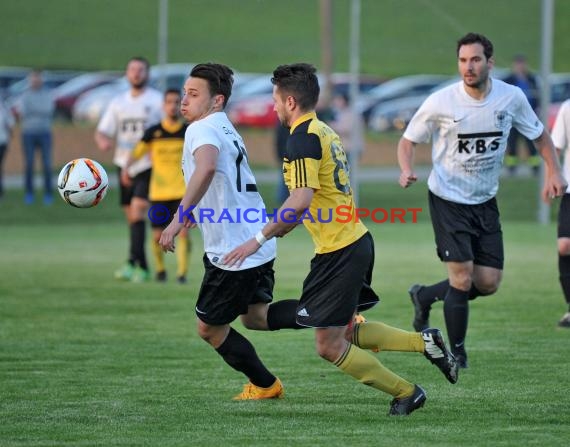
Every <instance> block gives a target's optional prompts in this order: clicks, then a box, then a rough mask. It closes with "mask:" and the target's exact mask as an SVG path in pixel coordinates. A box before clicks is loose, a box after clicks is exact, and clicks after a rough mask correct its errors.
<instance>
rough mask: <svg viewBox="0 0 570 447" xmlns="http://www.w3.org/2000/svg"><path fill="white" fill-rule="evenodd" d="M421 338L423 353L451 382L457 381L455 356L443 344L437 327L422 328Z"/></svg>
mask: <svg viewBox="0 0 570 447" xmlns="http://www.w3.org/2000/svg"><path fill="white" fill-rule="evenodd" d="M421 334H422V338H423V339H424V343H425V345H426V347H425V350H424V355H425V357H426V359H428V360H429V361H430V362H432V363H433V364H434V365H435V366H437V367H438V368H439V370H440V371H441V372H442V373H443V375H444V376H445V377H446V378H447V380H449V381H450V382H451V383H457V379H458V378H459V371H458V365H457V361H456V359H455V357H454V356H453V354H452V353H451V352H449V350H448V349H447V348H446V346H445V341H444V340H443V335H441V331H440V330H439V329H424V330H423V331H422V332H421Z"/></svg>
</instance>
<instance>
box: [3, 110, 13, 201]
mask: <svg viewBox="0 0 570 447" xmlns="http://www.w3.org/2000/svg"><path fill="white" fill-rule="evenodd" d="M13 128H14V116H13V115H12V112H10V111H9V110H8V109H7V108H6V107H5V106H4V104H3V103H2V101H0V199H1V198H2V196H3V195H4V182H3V178H2V172H3V166H2V163H3V160H4V154H5V153H6V151H7V150H8V145H9V144H10V139H11V138H12V129H13Z"/></svg>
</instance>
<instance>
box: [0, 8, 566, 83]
mask: <svg viewBox="0 0 570 447" xmlns="http://www.w3.org/2000/svg"><path fill="white" fill-rule="evenodd" d="M5 3H6V4H5V5H3V6H2V17H3V26H2V27H1V29H0V39H1V41H2V42H3V50H2V65H40V66H46V67H52V68H55V67H66V68H82V69H102V68H113V69H121V68H122V67H123V66H124V61H125V60H126V59H127V58H128V57H130V56H132V55H135V54H144V55H146V56H148V57H149V58H150V59H151V60H152V61H153V62H156V57H157V44H156V40H157V35H158V31H157V13H158V7H157V2H156V1H151V0H146V1H135V0H121V1H114V0H97V1H95V0H51V1H50V2H49V7H48V5H47V4H46V3H45V2H43V1H41V0H21V1H18V2H5ZM361 3H362V24H361V29H362V61H361V66H362V70H363V71H364V72H367V73H375V74H379V75H382V76H395V75H401V74H409V73H420V72H425V73H428V72H434V73H454V72H455V66H454V63H453V54H454V52H455V48H454V45H455V43H454V42H455V40H456V39H457V37H459V36H460V35H462V34H464V33H465V32H467V31H473V30H475V31H480V32H483V33H486V34H488V35H489V36H490V37H491V38H492V40H493V41H494V43H495V45H496V47H497V63H498V65H500V66H508V65H509V63H510V58H511V56H512V55H513V54H514V53H518V52H525V53H527V54H528V56H529V59H530V62H531V65H532V66H533V67H538V66H539V61H540V56H539V49H540V1H539V0H520V1H518V2H516V6H515V5H514V4H513V3H512V2H511V1H507V0H499V1H496V0H481V1H479V2H477V6H476V7H474V6H473V4H471V3H469V2H457V1H455V0H438V1H435V0H383V1H381V2H380V1H373V0H364V1H362V2H361ZM237 4H239V7H236V5H237ZM333 4H334V43H335V69H336V70H338V71H346V70H348V66H349V65H348V42H349V20H348V18H349V16H350V14H349V11H350V8H349V1H348V0H335V1H334V2H333ZM555 6H556V13H555V32H554V35H555V46H554V58H553V61H554V62H553V65H554V71H559V72H562V71H570V61H569V59H568V58H567V57H566V55H567V54H568V53H569V52H570V41H569V40H568V39H566V38H564V36H566V35H568V32H569V31H570V30H569V27H570V23H569V22H568V20H566V18H567V17H568V16H569V15H570V3H569V2H564V1H559V2H556V5H555ZM490 11H492V12H490ZM169 19H170V22H169V26H170V40H169V60H170V61H181V62H189V61H191V62H199V61H205V60H217V61H221V62H224V63H227V64H230V65H232V66H234V67H235V68H237V69H239V70H241V71H264V72H267V71H270V70H272V69H273V68H274V67H275V66H276V65H278V64H280V63H286V62H292V61H299V60H307V61H311V62H313V63H316V64H317V65H320V57H319V51H320V44H319V42H320V37H319V19H318V2H317V1H316V0H311V1H306V0H290V1H288V2H278V1H274V0H240V1H239V2H237V1H235V0H214V1H210V0H193V1H192V2H188V1H186V0H170V14H169Z"/></svg>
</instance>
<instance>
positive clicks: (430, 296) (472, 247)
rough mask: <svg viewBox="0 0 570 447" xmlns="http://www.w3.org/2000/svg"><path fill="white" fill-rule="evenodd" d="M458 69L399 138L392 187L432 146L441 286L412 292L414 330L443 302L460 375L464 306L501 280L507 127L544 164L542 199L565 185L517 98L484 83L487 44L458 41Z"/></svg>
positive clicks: (411, 178)
mask: <svg viewBox="0 0 570 447" xmlns="http://www.w3.org/2000/svg"><path fill="white" fill-rule="evenodd" d="M457 64H458V69H459V74H460V75H461V77H462V78H463V80H462V81H459V82H457V83H455V84H453V85H451V86H449V87H446V88H443V89H441V90H439V91H437V92H435V93H433V94H432V95H431V96H429V97H428V98H427V99H426V100H425V102H424V103H423V104H422V106H421V107H420V108H419V110H418V111H417V112H416V114H415V115H414V117H413V118H412V120H411V122H410V123H409V125H408V127H407V129H406V131H405V132H404V135H403V137H402V138H401V139H400V142H399V144H398V161H399V164H400V169H401V175H400V179H399V182H400V185H401V186H402V187H404V188H407V187H408V186H410V185H412V184H413V183H414V182H415V181H416V180H417V177H416V175H415V173H414V171H413V154H414V148H415V145H416V143H420V142H424V141H428V140H429V139H431V140H432V161H433V169H432V171H431V174H430V176H429V179H428V187H429V206H430V214H431V220H432V224H433V229H434V233H435V241H436V246H437V254H438V256H439V258H440V259H441V260H442V261H443V262H445V264H446V267H447V273H448V279H446V280H444V281H441V282H439V283H437V284H434V285H431V286H420V285H414V286H412V288H411V289H410V296H411V298H412V302H413V304H414V308H415V318H414V323H413V325H414V328H415V329H416V330H421V329H423V328H424V327H427V326H428V325H429V321H428V320H429V311H430V308H431V305H432V304H433V303H434V302H435V301H436V300H443V301H444V305H443V312H444V316H445V324H446V326H447V333H448V336H449V342H450V345H451V346H450V347H451V350H452V352H453V354H454V355H455V357H456V358H457V361H458V363H459V365H460V367H463V368H466V367H467V353H466V350H465V337H466V334H467V322H468V317H469V304H468V300H470V299H474V298H476V297H478V296H484V295H491V294H493V293H495V292H496V291H497V289H498V287H499V283H500V281H501V278H502V272H503V262H504V256H503V235H502V231H501V224H500V221H499V210H498V208H497V201H496V199H495V195H496V194H497V190H498V188H499V175H500V173H501V168H502V164H503V158H504V155H505V150H506V146H507V138H508V135H509V130H510V129H511V126H515V127H516V128H517V129H518V130H519V131H520V132H521V133H522V134H523V135H525V136H526V137H527V138H530V139H532V140H534V142H535V144H536V146H537V147H538V149H539V152H540V155H541V156H542V158H543V159H544V160H545V162H546V165H547V169H546V178H545V183H544V187H543V191H542V196H543V199H544V200H547V201H548V200H550V199H551V198H552V197H555V196H560V195H561V194H563V193H564V191H565V190H566V181H565V180H564V178H563V177H562V175H561V173H560V164H559V163H558V159H557V157H556V153H555V150H554V146H553V145H552V140H551V139H550V136H549V135H548V132H547V131H545V130H544V126H543V125H542V123H541V122H540V120H539V119H538V117H537V116H536V114H535V113H534V111H533V110H532V108H531V106H530V105H529V103H528V100H527V99H526V97H525V95H524V93H523V92H522V91H521V89H520V88H518V87H514V86H511V85H509V84H506V83H505V82H503V81H500V80H498V79H492V78H491V77H490V75H489V73H490V71H491V69H492V68H493V65H494V59H493V44H492V43H491V42H490V41H489V40H488V39H487V38H486V37H485V36H482V35H481V34H475V33H469V34H467V35H465V36H464V37H462V38H461V39H459V41H458V42H457Z"/></svg>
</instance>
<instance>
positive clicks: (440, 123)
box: [404, 79, 544, 205]
mask: <svg viewBox="0 0 570 447" xmlns="http://www.w3.org/2000/svg"><path fill="white" fill-rule="evenodd" d="M513 126H514V127H515V128H516V129H518V130H519V132H520V133H522V134H523V135H524V136H526V137H527V138H529V139H531V140H534V139H536V138H538V137H539V136H540V135H541V134H542V132H543V129H544V126H543V125H542V123H541V122H540V120H539V119H538V117H537V116H536V114H535V113H534V111H533V110H532V108H531V107H530V104H529V103H528V100H527V98H526V97H525V95H524V93H523V92H522V90H521V89H520V88H518V87H515V86H512V85H509V84H506V83H505V82H503V81H500V80H498V79H491V91H490V92H489V93H488V95H487V96H486V97H485V98H484V99H482V100H477V99H474V98H472V97H471V96H469V95H468V94H467V92H466V91H465V88H464V85H463V81H459V82H457V83H455V84H452V85H450V86H448V87H445V88H443V89H441V90H439V91H437V92H435V93H433V94H431V95H430V96H429V97H428V98H427V99H426V100H425V102H424V103H423V104H422V106H421V107H420V108H419V110H418V111H417V112H416V114H415V115H414V117H413V118H412V120H411V121H410V123H409V125H408V127H407V129H406V131H405V133H404V138H406V139H407V140H410V141H412V142H414V143H424V142H426V143H427V142H429V141H430V140H431V141H432V163H433V168H432V171H431V173H430V176H429V179H428V187H429V189H430V191H431V192H433V193H434V194H435V195H437V196H439V197H441V198H443V199H445V200H449V201H452V202H456V203H463V204H468V205H475V204H479V203H483V202H486V201H487V200H490V199H492V198H493V197H495V195H496V194H497V190H498V189H499V176H500V173H501V168H502V165H503V158H504V155H505V151H506V148H507V139H508V136H509V131H510V129H511V127H513Z"/></svg>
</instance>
